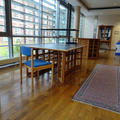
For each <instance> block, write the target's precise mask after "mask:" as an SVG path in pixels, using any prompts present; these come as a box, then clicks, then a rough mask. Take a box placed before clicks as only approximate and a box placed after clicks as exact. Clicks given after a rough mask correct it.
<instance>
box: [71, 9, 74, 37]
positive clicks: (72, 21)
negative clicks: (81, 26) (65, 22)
mask: <svg viewBox="0 0 120 120" xmlns="http://www.w3.org/2000/svg"><path fill="white" fill-rule="evenodd" d="M71 29H74V11H72V12H71ZM73 32H74V31H71V34H70V35H71V36H73Z"/></svg>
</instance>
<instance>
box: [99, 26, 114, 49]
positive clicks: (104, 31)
mask: <svg viewBox="0 0 120 120" xmlns="http://www.w3.org/2000/svg"><path fill="white" fill-rule="evenodd" d="M112 31H113V26H112V25H111V26H110V25H100V26H98V39H100V44H103V43H106V44H107V45H108V47H109V49H111V40H112Z"/></svg>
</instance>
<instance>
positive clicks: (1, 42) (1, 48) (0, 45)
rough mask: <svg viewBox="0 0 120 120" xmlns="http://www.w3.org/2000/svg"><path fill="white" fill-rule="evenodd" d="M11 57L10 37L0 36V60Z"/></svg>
mask: <svg viewBox="0 0 120 120" xmlns="http://www.w3.org/2000/svg"><path fill="white" fill-rule="evenodd" d="M7 58H9V51H8V38H7V37H0V60H1V59H7Z"/></svg>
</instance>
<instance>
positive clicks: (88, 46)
mask: <svg viewBox="0 0 120 120" xmlns="http://www.w3.org/2000/svg"><path fill="white" fill-rule="evenodd" d="M77 42H78V44H80V45H82V46H83V58H97V57H99V48H100V39H94V38H77Z"/></svg>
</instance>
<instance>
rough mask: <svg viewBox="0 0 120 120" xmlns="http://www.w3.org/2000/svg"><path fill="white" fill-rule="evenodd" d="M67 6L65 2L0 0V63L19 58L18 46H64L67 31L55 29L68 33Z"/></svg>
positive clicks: (54, 0)
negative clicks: (4, 60) (62, 44)
mask: <svg viewBox="0 0 120 120" xmlns="http://www.w3.org/2000/svg"><path fill="white" fill-rule="evenodd" d="M68 5H69V4H68V3H65V1H64V0H63V1H59V0H0V59H7V58H11V57H18V56H19V46H20V45H24V44H37V43H56V42H58V41H60V42H61V43H64V42H66V35H67V31H59V30H55V29H67V19H69V18H67V17H68V15H67V14H68V8H69V6H68ZM10 8H11V10H10ZM6 14H7V16H6ZM73 19H74V17H73V16H72V21H73ZM11 22H12V23H11ZM6 24H7V25H6ZM72 25H73V24H72ZM72 25H71V28H72V27H73V26H72ZM49 29H50V30H49ZM59 36H60V39H58V37H59ZM41 37H42V39H41Z"/></svg>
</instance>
